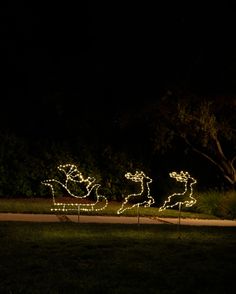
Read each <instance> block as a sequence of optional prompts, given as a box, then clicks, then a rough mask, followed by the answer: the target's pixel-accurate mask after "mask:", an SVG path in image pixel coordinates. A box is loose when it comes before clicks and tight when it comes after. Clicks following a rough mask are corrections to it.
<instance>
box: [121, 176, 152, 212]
mask: <svg viewBox="0 0 236 294" xmlns="http://www.w3.org/2000/svg"><path fill="white" fill-rule="evenodd" d="M125 177H126V178H127V179H129V180H131V181H134V182H136V183H140V185H141V190H140V192H139V193H137V194H129V195H128V196H126V197H125V199H124V202H123V203H122V205H121V207H120V208H119V209H118V210H117V214H121V213H123V212H124V211H126V210H127V209H132V208H134V207H139V206H141V205H142V206H144V207H150V206H151V205H152V204H153V203H155V200H154V198H153V197H152V196H150V188H149V184H150V183H151V182H152V179H151V178H149V177H148V176H146V175H145V174H144V172H142V171H141V172H139V171H136V172H135V174H131V173H130V172H128V173H126V174H125Z"/></svg>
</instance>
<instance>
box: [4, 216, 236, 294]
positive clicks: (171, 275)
mask: <svg viewBox="0 0 236 294" xmlns="http://www.w3.org/2000/svg"><path fill="white" fill-rule="evenodd" d="M178 237H179V233H178V231H177V227H176V226H174V225H140V226H138V225H120V224H115V225H114V224H112V225H111V224H78V223H24V222H23V223H22V222H20V223H17V222H1V223H0V238H1V239H0V240H1V246H0V259H1V262H0V293H24V294H27V293H43V294H46V293H102V294H104V293H109V294H110V293H112V294H113V293H122V294H124V293H145V294H146V293H155V294H156V293H157V294H158V293H168V294H169V293H199V294H205V293H208V294H209V293H220V294H222V293H224V294H225V293H236V282H235V281H234V278H235V272H236V251H235V248H236V228H225V227H224V228H221V227H189V226H183V227H181V238H178Z"/></svg>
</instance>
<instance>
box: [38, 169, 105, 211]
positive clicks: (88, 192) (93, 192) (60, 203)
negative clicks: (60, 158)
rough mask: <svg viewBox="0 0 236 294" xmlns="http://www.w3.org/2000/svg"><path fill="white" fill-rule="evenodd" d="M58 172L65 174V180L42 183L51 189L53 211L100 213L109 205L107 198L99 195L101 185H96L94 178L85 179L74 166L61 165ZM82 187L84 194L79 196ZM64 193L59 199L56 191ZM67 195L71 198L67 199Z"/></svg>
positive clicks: (50, 180)
mask: <svg viewBox="0 0 236 294" xmlns="http://www.w3.org/2000/svg"><path fill="white" fill-rule="evenodd" d="M57 168H58V170H59V171H61V172H62V173H63V174H64V180H63V181H59V180H57V179H49V180H45V181H43V182H42V184H43V185H45V186H48V187H50V189H51V193H52V198H53V208H51V210H52V211H68V210H78V212H79V211H99V210H103V209H105V208H106V207H107V205H108V200H107V198H106V197H105V196H103V195H99V194H98V189H99V187H100V186H101V185H100V184H95V181H96V179H95V178H93V177H87V178H85V177H84V176H83V175H82V173H81V172H80V171H79V170H78V168H77V166H76V165H74V164H64V165H59V166H58V167H57ZM81 185H82V186H83V187H84V190H85V191H83V194H82V195H78V194H76V193H75V192H76V191H80V193H81ZM59 189H60V191H62V194H63V195H62V197H57V196H56V195H55V194H56V191H57V190H59ZM65 195H67V196H69V197H65Z"/></svg>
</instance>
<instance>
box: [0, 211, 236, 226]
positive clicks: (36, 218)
mask: <svg viewBox="0 0 236 294" xmlns="http://www.w3.org/2000/svg"><path fill="white" fill-rule="evenodd" d="M0 221H24V222H80V223H111V224H118V223H119V224H138V223H139V224H179V219H178V218H159V217H140V218H138V217H126V216H89V215H79V216H78V215H55V214H28V213H23V214H18V213H0ZM180 223H181V225H191V226H224V227H236V220H215V219H214V220H209V219H207V220H206V219H190V218H181V220H180Z"/></svg>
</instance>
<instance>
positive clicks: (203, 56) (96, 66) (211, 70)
mask: <svg viewBox="0 0 236 294" xmlns="http://www.w3.org/2000/svg"><path fill="white" fill-rule="evenodd" d="M31 2H32V1H31ZM31 2H23V1H15V2H14V1H13V2H10V1H9V2H6V3H5V4H4V5H5V7H2V8H1V18H0V19H1V41H0V44H1V45H0V48H1V73H2V78H1V101H2V102H1V105H2V106H1V124H2V126H5V125H12V127H13V128H14V127H16V128H27V127H28V128H29V125H32V129H33V128H34V130H37V131H38V130H40V129H41V130H42V132H45V129H46V125H49V126H50V125H52V126H53V127H55V125H54V124H55V122H56V120H57V117H56V115H58V113H59V115H60V113H63V120H68V121H69V120H70V115H73V117H74V118H73V119H72V123H71V125H73V124H74V123H75V124H80V123H81V122H82V118H85V119H86V118H87V117H92V116H93V115H94V114H95V113H97V114H96V115H95V117H96V118H97V116H98V117H99V120H100V121H104V122H108V123H110V122H111V120H112V119H113V118H114V117H115V115H116V113H117V112H119V111H123V110H126V111H127V109H131V108H133V106H134V105H136V104H138V103H139V104H140V103H141V104H140V105H142V104H143V103H144V104H145V103H146V102H147V101H148V100H154V99H158V97H160V96H161V95H163V94H164V93H165V92H166V90H167V89H170V88H172V87H177V88H181V89H184V88H187V89H190V90H192V91H194V92H198V93H200V94H205V93H206V94H210V95H215V94H234V93H235V91H236V87H235V85H236V83H235V82H236V81H235V79H236V60H235V57H236V53H235V52H236V51H235V49H236V48H235V45H234V39H235V26H236V18H235V11H234V9H233V8H232V7H231V5H228V4H227V3H226V1H222V3H221V4H220V5H219V4H216V3H214V4H212V6H210V5H208V6H206V4H205V3H204V1H203V2H201V1H194V2H192V1H188V2H191V3H189V4H188V5H186V3H185V4H183V5H181V3H179V1H165V5H163V4H162V5H159V4H155V6H154V5H151V4H148V3H147V4H135V5H131V4H130V5H128V4H121V3H113V4H109V5H107V4H106V5H105V4H101V3H99V2H97V3H96V4H92V3H89V4H87V3H86V4H82V5H80V4H79V5H77V6H76V5H74V6H70V5H69V4H58V3H57V5H56V6H53V5H51V6H49V4H48V3H47V2H46V3H45V4H43V2H40V4H35V3H31ZM205 2H206V1H205ZM27 3H28V4H27ZM29 3H30V4H29ZM137 99H141V102H137ZM55 113H56V114H55ZM51 115H52V116H51ZM77 118H78V120H77ZM104 118H105V120H104ZM13 119H14V120H16V121H17V123H15V122H12V120H13ZM90 121H93V119H92V118H91V119H90ZM63 123H64V122H63ZM63 123H62V122H61V124H63ZM53 127H52V128H53Z"/></svg>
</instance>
